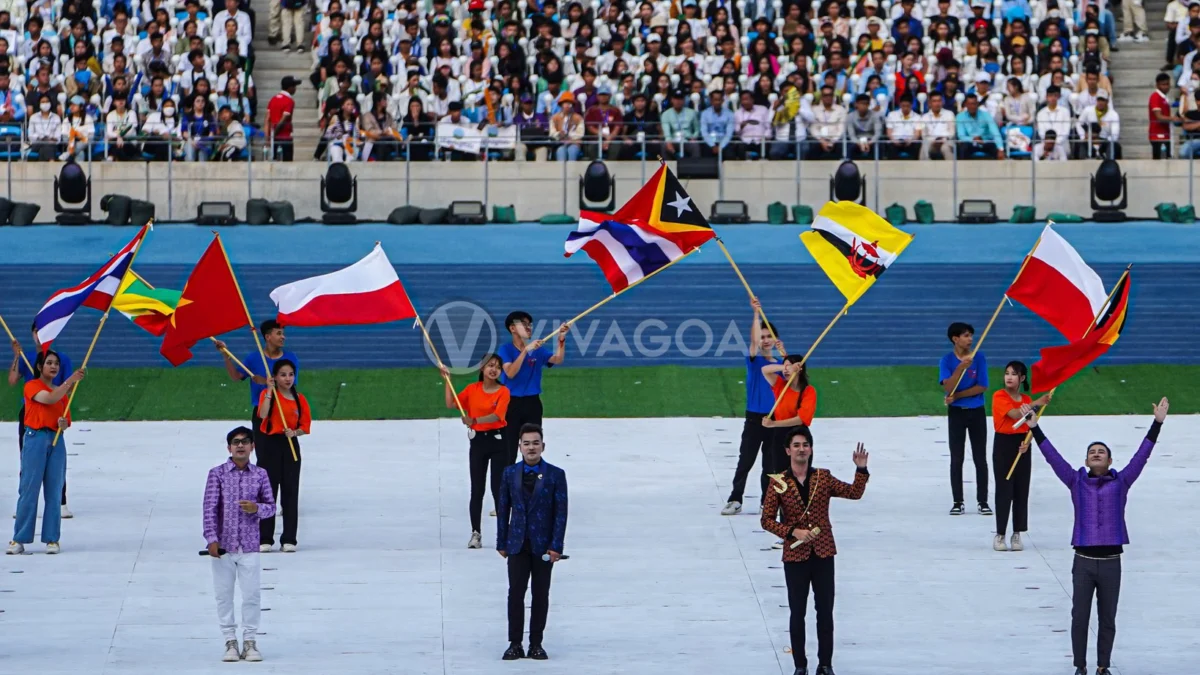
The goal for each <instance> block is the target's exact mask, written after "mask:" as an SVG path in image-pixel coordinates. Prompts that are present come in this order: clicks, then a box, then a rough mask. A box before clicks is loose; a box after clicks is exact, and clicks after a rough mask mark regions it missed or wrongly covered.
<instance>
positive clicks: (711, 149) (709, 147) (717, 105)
mask: <svg viewBox="0 0 1200 675" xmlns="http://www.w3.org/2000/svg"><path fill="white" fill-rule="evenodd" d="M708 100H709V103H710V105H709V106H708V108H705V110H704V112H702V113H700V140H701V141H702V143H703V146H702V147H704V148H705V149H706V151H707V152H706V154H709V155H712V156H714V157H720V156H721V155H722V154H723V153H724V152H725V148H726V146H728V145H729V141H731V140H733V113H732V112H730V111H729V108H726V107H725V92H723V91H721V90H720V89H717V90H715V91H713V92H712V93H711V94H709V95H708Z"/></svg>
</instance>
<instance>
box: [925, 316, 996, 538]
mask: <svg viewBox="0 0 1200 675" xmlns="http://www.w3.org/2000/svg"><path fill="white" fill-rule="evenodd" d="M946 337H947V338H949V339H950V343H951V344H953V345H954V349H953V350H952V351H951V352H950V353H949V354H946V355H945V356H943V357H942V361H941V364H940V365H939V367H938V383H939V384H940V385H941V386H942V391H943V392H944V393H945V397H946V398H945V402H946V415H947V424H948V427H949V429H950V491H951V492H952V493H953V495H954V505H953V506H951V507H950V515H952V516H961V515H962V514H963V510H964V509H963V475H962V469H963V462H964V461H965V458H966V450H967V436H968V435H970V437H971V460H972V461H973V462H974V464H975V501H976V502H978V503H979V514H980V515H983V516H990V515H992V509H991V508H990V507H988V504H987V498H988V465H987V411H985V410H984V408H983V393H984V392H985V391H987V389H988V372H987V359H985V358H984V356H983V352H977V353H975V354H974V355H972V354H971V345H972V344H973V343H974V340H975V329H974V328H973V327H972V326H971V324H969V323H962V322H960V321H955V322H954V323H952V324H950V327H949V328H948V329H946Z"/></svg>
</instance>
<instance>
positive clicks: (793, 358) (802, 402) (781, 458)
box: [762, 354, 817, 548]
mask: <svg viewBox="0 0 1200 675" xmlns="http://www.w3.org/2000/svg"><path fill="white" fill-rule="evenodd" d="M762 374H763V377H765V378H766V379H767V384H768V385H769V386H770V387H771V391H772V392H773V393H774V396H775V400H776V401H778V404H777V405H776V406H775V412H774V413H773V414H771V415H768V416H766V417H763V420H762V425H763V426H764V427H766V428H767V429H771V430H772V431H771V432H769V433H771V434H772V435H771V439H770V441H769V442H768V446H769V447H768V449H767V458H766V463H767V474H768V475H771V474H779V473H782V472H783V471H784V470H785V469H787V466H788V455H787V441H786V439H787V438H788V436H790V435H791V432H792V431H793V429H794V428H795V427H805V428H807V427H808V426H809V425H811V424H812V421H813V414H814V413H815V412H816V410H817V390H816V389H814V388H813V387H812V385H810V384H809V383H808V366H806V365H805V364H804V357H803V356H801V355H799V354H790V355H788V356H787V357H785V358H784V359H783V363H773V364H771V365H767V366H763V369H762ZM793 374H795V378H793V377H792V375H793ZM789 381H790V382H791V385H790V386H789V385H788V382H789ZM764 496H765V495H764ZM782 547H783V541H777V542H775V546H774V548H782Z"/></svg>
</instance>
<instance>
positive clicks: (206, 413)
mask: <svg viewBox="0 0 1200 675" xmlns="http://www.w3.org/2000/svg"><path fill="white" fill-rule="evenodd" d="M744 374H745V371H744V370H742V369H741V368H687V367H682V366H651V367H639V368H562V369H558V370H555V371H553V372H549V373H547V374H546V376H545V378H544V380H543V383H544V385H545V393H544V394H543V400H544V401H545V402H546V412H547V413H548V414H551V415H554V416H555V417H708V416H713V415H720V416H741V415H742V412H743V410H744V399H743V393H742V392H743V385H742V379H743V377H744ZM935 378H936V374H935V370H934V369H933V368H926V367H920V366H898V367H890V368H821V369H814V370H813V385H814V386H815V387H816V388H817V393H818V402H817V415H818V416H824V417H898V416H910V415H940V414H942V413H943V412H944V411H945V407H944V406H943V404H942V395H941V392H940V390H939V389H938V387H937V385H936V384H935V383H934V380H935ZM991 378H992V382H993V383H999V382H1000V381H1001V374H1000V371H999V370H996V369H993V370H992V371H991ZM472 379H473V378H470V377H463V378H458V379H457V380H456V385H458V386H459V387H460V388H461V387H462V386H464V385H466V384H467V383H468V382H470V381H471V380H472ZM301 384H302V385H303V386H302V387H301V390H302V391H303V392H304V393H305V395H306V396H307V397H308V400H309V401H310V403H311V405H312V407H313V416H314V417H315V418H317V419H419V418H431V417H440V416H449V415H451V414H452V413H451V412H450V411H447V410H446V409H445V408H444V407H443V406H442V403H443V400H442V393H441V383H440V380H439V379H438V376H437V372H436V371H434V370H433V369H432V368H421V369H417V368H405V369H395V370H306V371H304V373H303V376H302V382H301ZM247 386H248V385H247V384H246V383H245V382H232V381H230V380H229V378H228V376H226V374H225V371H224V370H222V369H218V368H180V369H178V370H172V369H169V368H130V369H107V370H106V369H99V368H97V369H93V370H92V372H91V373H89V374H88V377H87V379H86V380H84V381H83V383H82V384H81V385H80V389H79V395H78V396H77V397H76V400H75V403H74V406H73V410H74V414H75V416H76V418H77V419H80V420H85V419H86V420H203V419H241V418H244V417H247V416H248V415H249V411H250V395H249V393H248V390H247ZM1162 396H1169V397H1170V398H1171V400H1172V402H1173V405H1172V409H1171V412H1178V413H1200V366H1168V365H1163V366H1104V367H1102V368H1099V369H1088V370H1086V371H1085V372H1083V373H1080V374H1079V375H1078V376H1076V377H1075V379H1073V380H1072V381H1070V382H1068V383H1067V384H1065V385H1063V386H1062V387H1061V388H1060V389H1059V392H1058V396H1057V397H1056V399H1055V402H1054V406H1053V407H1052V410H1053V412H1054V413H1055V414H1062V415H1102V414H1125V413H1148V412H1149V411H1150V405H1151V403H1153V402H1154V401H1157V400H1158V399H1159V398H1160V397H1162ZM19 405H20V404H19V402H18V389H17V388H16V387H13V388H10V389H7V390H5V391H4V392H3V393H2V394H0V419H4V420H13V419H15V413H16V411H17V409H18V408H19Z"/></svg>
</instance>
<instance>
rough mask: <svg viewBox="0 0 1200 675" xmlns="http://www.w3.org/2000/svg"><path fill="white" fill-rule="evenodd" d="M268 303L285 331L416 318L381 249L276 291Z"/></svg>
mask: <svg viewBox="0 0 1200 675" xmlns="http://www.w3.org/2000/svg"><path fill="white" fill-rule="evenodd" d="M271 300H273V301H274V302H275V305H276V306H277V307H278V308H279V318H278V321H279V323H280V324H282V325H284V326H358V325H363V324H371V323H387V322H389V321H400V320H402V319H411V318H413V317H415V316H416V315H417V312H416V310H415V309H413V306H412V302H411V301H410V300H409V299H408V294H407V293H405V292H404V286H403V285H401V284H400V278H399V277H398V276H396V270H395V268H393V267H392V263H391V262H390V261H389V260H388V257H387V254H386V253H384V252H383V247H382V246H380V245H379V244H376V245H375V249H374V250H373V251H371V252H370V253H369V254H367V257H365V258H363V259H362V260H359V261H358V262H356V263H354V264H353V265H351V266H349V267H347V268H345V269H341V270H338V271H336V272H330V273H329V274H323V275H321V276H319V277H309V278H308V279H301V280H300V281H295V282H292V283H290V284H287V285H285V286H280V287H279V288H276V289H275V290H273V291H271Z"/></svg>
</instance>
